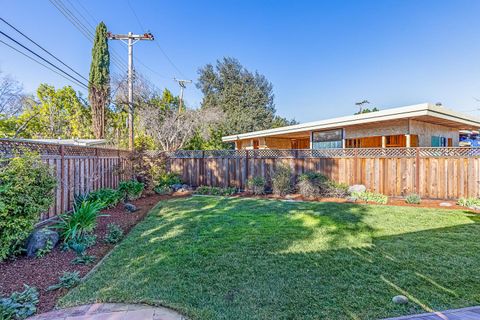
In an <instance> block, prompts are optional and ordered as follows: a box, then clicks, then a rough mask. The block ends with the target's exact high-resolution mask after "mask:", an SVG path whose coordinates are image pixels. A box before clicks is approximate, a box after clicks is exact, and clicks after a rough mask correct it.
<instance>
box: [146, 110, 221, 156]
mask: <svg viewBox="0 0 480 320" xmlns="http://www.w3.org/2000/svg"><path fill="white" fill-rule="evenodd" d="M139 119H140V125H141V126H142V128H143V130H145V132H146V133H147V134H148V135H149V136H151V137H152V138H153V140H154V141H155V142H156V143H157V144H158V145H159V146H160V147H161V148H162V150H164V151H175V150H178V149H181V148H183V147H184V146H185V145H186V143H187V142H188V141H189V140H190V138H192V137H193V135H194V134H195V133H197V132H199V133H200V134H201V135H202V136H203V137H205V138H208V134H209V130H208V128H209V127H210V126H212V125H214V124H216V123H219V122H220V121H221V120H222V119H223V113H222V111H221V110H219V109H217V108H208V109H197V110H192V109H187V110H185V111H184V112H181V113H178V112H176V110H173V109H167V110H162V109H160V108H158V107H155V106H147V107H145V108H143V109H142V112H141V113H140V114H139Z"/></svg>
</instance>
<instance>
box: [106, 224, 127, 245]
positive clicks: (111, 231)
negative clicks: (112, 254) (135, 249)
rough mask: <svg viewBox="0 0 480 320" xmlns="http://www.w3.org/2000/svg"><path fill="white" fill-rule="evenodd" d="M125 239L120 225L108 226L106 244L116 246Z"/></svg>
mask: <svg viewBox="0 0 480 320" xmlns="http://www.w3.org/2000/svg"><path fill="white" fill-rule="evenodd" d="M122 237H123V230H122V228H120V226H119V225H118V224H115V223H110V224H108V226H107V233H106V234H105V238H104V240H105V242H106V243H110V244H115V243H117V242H119V241H120V240H121V239H122Z"/></svg>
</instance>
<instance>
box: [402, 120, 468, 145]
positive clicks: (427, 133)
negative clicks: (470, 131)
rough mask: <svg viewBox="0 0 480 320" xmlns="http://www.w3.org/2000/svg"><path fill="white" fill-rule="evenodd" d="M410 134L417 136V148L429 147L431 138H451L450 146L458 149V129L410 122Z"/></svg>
mask: <svg viewBox="0 0 480 320" xmlns="http://www.w3.org/2000/svg"><path fill="white" fill-rule="evenodd" d="M410 133H411V134H416V135H418V146H419V147H431V145H432V136H439V137H445V138H451V139H452V146H453V147H458V142H459V138H460V134H459V131H458V129H455V128H450V127H446V126H441V125H438V124H433V123H428V122H423V121H418V120H410Z"/></svg>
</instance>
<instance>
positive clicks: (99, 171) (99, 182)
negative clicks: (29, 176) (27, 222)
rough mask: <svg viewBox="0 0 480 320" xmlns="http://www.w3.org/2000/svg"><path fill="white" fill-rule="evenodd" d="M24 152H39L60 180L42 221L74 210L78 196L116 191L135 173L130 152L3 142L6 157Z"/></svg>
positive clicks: (0, 150) (1, 152)
mask: <svg viewBox="0 0 480 320" xmlns="http://www.w3.org/2000/svg"><path fill="white" fill-rule="evenodd" d="M23 150H30V151H35V152H38V153H39V154H40V155H41V158H42V160H43V161H44V162H45V163H47V164H48V165H49V166H50V167H51V168H52V170H53V173H54V174H55V176H56V177H57V181H58V183H57V188H56V190H55V203H54V205H53V206H52V207H51V208H50V209H49V210H48V212H45V213H44V214H42V216H41V220H46V219H49V218H52V217H54V216H56V215H58V214H60V213H63V212H66V211H68V210H71V209H72V205H73V201H74V197H75V195H78V194H85V193H88V192H90V191H94V190H97V189H100V188H116V187H117V186H118V183H119V182H120V181H122V180H125V179H128V178H129V176H128V173H129V172H131V170H130V169H131V168H130V166H131V164H130V152H129V151H125V150H117V149H107V148H93V147H82V146H67V145H65V146H64V145H58V144H49V143H33V142H19V141H13V140H6V139H2V140H0V156H2V157H11V156H13V155H14V154H15V153H16V152H22V151H23Z"/></svg>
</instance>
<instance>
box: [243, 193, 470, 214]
mask: <svg viewBox="0 0 480 320" xmlns="http://www.w3.org/2000/svg"><path fill="white" fill-rule="evenodd" d="M236 196H240V197H247V198H259V199H262V198H263V199H277V200H291V201H314V202H335V203H347V202H348V201H347V199H345V198H318V199H305V198H304V197H303V196H302V195H300V194H289V195H287V196H285V197H281V196H276V195H274V194H266V195H261V196H255V195H252V194H250V193H248V192H242V193H238V194H237V195H236ZM355 203H357V204H365V202H364V201H357V202H355ZM440 203H449V204H450V206H440ZM368 204H372V205H382V204H378V203H374V202H369V203H368ZM386 205H389V206H401V207H417V208H435V209H448V210H465V211H471V212H475V213H479V212H476V211H473V210H471V209H469V208H466V207H462V206H459V205H457V204H456V201H450V200H436V199H422V202H421V203H420V204H409V203H406V202H405V199H403V198H394V197H389V198H388V203H387V204H386Z"/></svg>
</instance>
